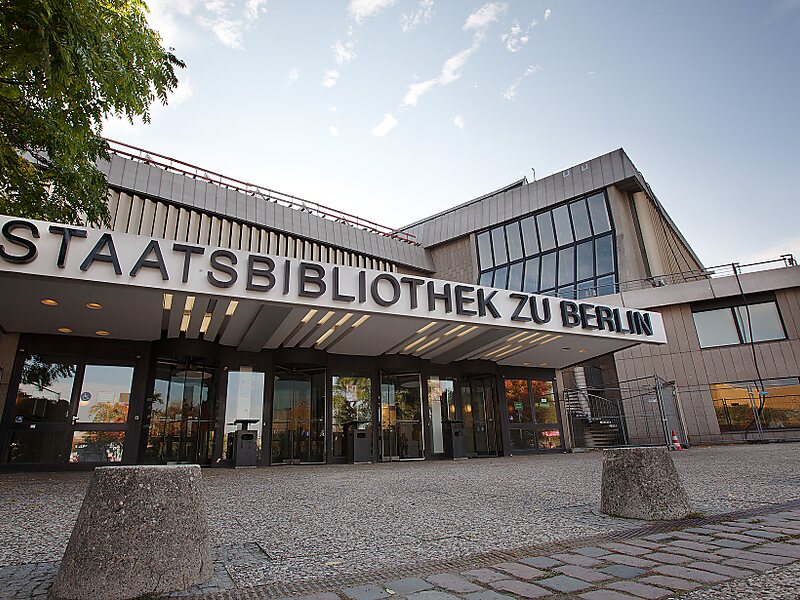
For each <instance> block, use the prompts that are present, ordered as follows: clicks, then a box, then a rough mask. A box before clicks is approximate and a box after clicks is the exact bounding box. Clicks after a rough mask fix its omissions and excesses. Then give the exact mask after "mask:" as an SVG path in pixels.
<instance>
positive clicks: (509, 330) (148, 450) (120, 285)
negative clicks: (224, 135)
mask: <svg viewBox="0 0 800 600" xmlns="http://www.w3.org/2000/svg"><path fill="white" fill-rule="evenodd" d="M110 145H111V155H110V156H111V158H110V160H109V161H108V162H104V163H103V164H101V169H102V170H103V171H104V173H105V174H106V176H107V179H108V186H109V191H108V208H109V214H110V220H109V222H108V223H107V224H106V226H104V227H95V226H80V225H68V224H63V223H50V222H43V221H37V220H32V219H27V218H20V217H15V216H7V215H0V285H2V289H3V290H4V293H3V294H2V295H0V470H6V471H8V470H37V469H41V470H59V469H60V470H63V469H87V468H93V467H96V466H99V465H108V464H172V463H192V464H200V465H204V466H209V467H212V466H217V467H232V466H265V467H266V466H272V465H290V464H293V465H297V464H327V463H354V462H355V463H360V462H381V461H387V462H388V461H422V460H454V459H477V458H481V457H495V456H512V455H518V454H526V453H548V452H564V451H573V450H578V449H583V448H594V447H605V446H624V445H643V444H644V445H669V444H670V443H671V440H672V436H673V435H677V437H678V438H679V440H680V442H681V443H682V444H687V445H690V446H691V445H694V444H704V443H715V442H742V443H744V442H763V441H784V440H791V439H800V380H798V376H799V375H800V367H799V366H798V365H800V343H799V342H798V323H800V268H798V266H797V264H796V262H795V260H794V257H792V256H791V255H784V256H782V257H776V260H774V261H767V262H764V263H759V264H756V265H739V264H730V265H724V266H722V267H706V266H704V265H703V264H702V263H701V262H700V259H699V257H697V256H696V254H695V253H694V251H693V250H692V248H691V247H690V246H689V244H688V242H687V241H686V240H685V239H684V238H683V236H682V235H681V233H680V231H679V230H678V227H677V226H676V225H675V223H674V222H673V220H672V219H671V218H670V217H669V215H668V214H667V213H666V210H665V209H664V207H663V206H662V204H661V203H660V202H659V200H658V199H657V198H656V196H655V195H654V193H653V191H652V190H651V188H650V187H649V185H648V184H647V182H646V181H645V179H644V177H643V176H642V174H641V173H640V172H639V171H638V170H637V169H636V167H635V166H634V164H633V162H632V161H631V160H630V158H629V157H628V156H627V154H626V153H625V152H624V151H623V150H621V149H620V150H615V151H613V152H610V153H608V154H605V155H603V156H600V157H598V158H595V159H592V160H588V161H587V162H583V163H580V164H578V165H576V166H574V167H571V168H569V169H566V170H564V171H562V172H558V173H555V174H553V175H550V176H548V177H545V178H543V179H539V180H535V181H528V180H526V179H523V180H520V181H516V182H513V183H511V184H510V185H508V186H506V187H504V188H502V189H500V190H497V191H494V192H491V193H489V194H486V195H484V196H480V197H478V198H475V199H473V200H469V201H467V202H465V203H463V204H460V205H458V206H455V207H453V208H450V209H448V210H446V211H444V212H442V213H439V214H435V215H433V216H430V217H428V218H426V219H423V220H421V221H418V222H416V223H412V224H410V225H405V226H402V224H400V225H401V226H400V227H397V228H396V227H386V226H383V225H379V224H377V223H373V222H371V221H368V220H365V219H363V218H360V217H358V216H355V215H351V214H348V213H345V212H342V211H339V210H337V209H334V208H330V207H327V206H323V205H320V204H316V203H314V202H310V201H306V200H303V199H300V198H298V197H296V196H292V195H290V194H286V193H282V192H277V191H275V190H272V189H268V188H265V187H261V186H259V185H254V184H250V183H247V182H244V181H239V180H236V179H233V178H230V177H226V176H224V175H221V174H219V173H215V172H212V171H209V170H206V169H203V168H200V167H197V166H194V165H190V164H188V163H185V162H182V161H180V160H176V159H174V158H170V157H167V156H164V155H160V154H158V153H155V152H151V151H146V150H142V149H140V148H136V147H132V146H128V145H126V144H122V143H118V142H110Z"/></svg>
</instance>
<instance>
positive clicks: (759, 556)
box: [717, 548, 794, 565]
mask: <svg viewBox="0 0 800 600" xmlns="http://www.w3.org/2000/svg"><path fill="white" fill-rule="evenodd" d="M717 554H721V555H722V556H730V557H731V558H744V559H746V560H757V561H761V562H766V563H770V564H772V565H788V564H789V563H792V562H794V560H793V559H791V558H788V557H786V556H775V555H774V554H764V553H763V552H750V551H749V550H735V549H733V548H721V549H720V550H719V552H717Z"/></svg>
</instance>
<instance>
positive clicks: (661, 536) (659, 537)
mask: <svg viewBox="0 0 800 600" xmlns="http://www.w3.org/2000/svg"><path fill="white" fill-rule="evenodd" d="M642 537H643V538H644V539H646V540H650V541H651V542H663V541H664V540H671V539H672V534H671V533H653V534H651V535H644V536H642Z"/></svg>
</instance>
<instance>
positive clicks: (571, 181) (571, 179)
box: [561, 167, 580, 198]
mask: <svg viewBox="0 0 800 600" xmlns="http://www.w3.org/2000/svg"><path fill="white" fill-rule="evenodd" d="M568 172H569V175H567V176H566V177H564V176H563V174H562V176H561V181H562V182H563V184H564V198H572V197H573V196H575V195H576V194H577V192H576V191H575V174H576V173H578V172H580V171H579V169H578V168H576V167H572V168H571V169H568Z"/></svg>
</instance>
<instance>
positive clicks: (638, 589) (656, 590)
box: [606, 581, 672, 600]
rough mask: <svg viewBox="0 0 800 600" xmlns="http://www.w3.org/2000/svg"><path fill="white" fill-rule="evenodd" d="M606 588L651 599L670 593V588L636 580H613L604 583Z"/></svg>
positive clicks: (664, 596)
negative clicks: (606, 583)
mask: <svg viewBox="0 0 800 600" xmlns="http://www.w3.org/2000/svg"><path fill="white" fill-rule="evenodd" d="M606 588H607V589H612V590H616V591H618V592H627V593H629V594H633V595H634V596H638V597H639V598H649V599H651V600H656V598H666V597H667V596H670V595H672V591H671V590H668V589H664V588H661V587H657V586H654V585H648V584H646V583H639V582H638V581H615V582H614V583H609V584H608V585H606Z"/></svg>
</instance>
